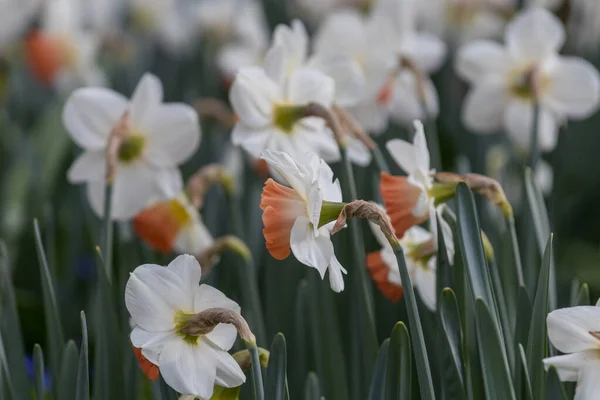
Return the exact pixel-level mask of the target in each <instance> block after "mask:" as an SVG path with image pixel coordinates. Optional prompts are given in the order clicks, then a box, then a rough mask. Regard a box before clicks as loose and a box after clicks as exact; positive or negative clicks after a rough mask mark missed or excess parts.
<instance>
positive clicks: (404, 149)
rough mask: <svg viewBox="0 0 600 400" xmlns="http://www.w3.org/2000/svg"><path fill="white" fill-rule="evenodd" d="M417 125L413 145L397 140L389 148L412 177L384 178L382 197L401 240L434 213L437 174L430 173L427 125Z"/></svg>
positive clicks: (390, 143) (387, 176)
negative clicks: (435, 177) (426, 137)
mask: <svg viewBox="0 0 600 400" xmlns="http://www.w3.org/2000/svg"><path fill="white" fill-rule="evenodd" d="M414 125H415V130H416V132H415V136H414V139H413V143H409V142H406V141H404V140H400V139H393V140H390V141H389V142H388V143H387V145H386V147H387V149H388V151H389V152H390V154H391V156H392V158H393V159H394V161H396V163H397V164H398V165H400V166H401V167H402V169H403V170H404V172H406V173H407V174H408V176H392V175H390V174H388V173H385V172H384V173H382V174H381V183H380V189H381V196H382V197H383V201H384V203H385V208H386V211H387V213H388V215H389V216H390V219H391V221H392V225H393V227H394V229H395V230H396V235H397V236H398V237H399V238H402V236H403V235H404V233H405V232H406V231H407V230H408V229H410V228H411V227H413V226H415V225H419V224H421V223H423V222H425V221H427V220H428V219H429V217H430V215H433V211H434V201H435V197H434V196H433V195H432V193H431V189H432V187H433V178H432V176H431V175H432V172H433V171H431V170H430V162H429V150H428V149H427V140H426V139H425V132H424V130H423V124H422V123H421V122H420V121H415V123H414Z"/></svg>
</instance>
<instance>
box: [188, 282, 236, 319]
mask: <svg viewBox="0 0 600 400" xmlns="http://www.w3.org/2000/svg"><path fill="white" fill-rule="evenodd" d="M209 308H226V309H228V310H232V311H235V312H238V313H239V312H240V306H239V305H238V304H237V303H236V302H235V301H233V300H231V299H230V298H228V297H227V296H225V295H224V294H223V292H221V291H220V290H219V289H215V288H214V287H212V286H209V285H204V284H203V285H200V286H198V287H197V288H196V294H195V295H194V312H196V313H199V312H201V311H204V310H208V309H209Z"/></svg>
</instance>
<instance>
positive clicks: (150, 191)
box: [101, 162, 158, 221]
mask: <svg viewBox="0 0 600 400" xmlns="http://www.w3.org/2000/svg"><path fill="white" fill-rule="evenodd" d="M157 179H158V178H157V173H156V172H155V171H154V170H153V169H151V168H148V167H147V166H146V165H144V164H143V163H142V162H137V163H134V164H131V165H119V166H118V167H117V174H116V177H115V181H114V183H113V190H112V210H111V213H112V219H114V220H118V221H124V220H128V219H131V218H133V216H134V215H135V214H137V213H138V212H140V211H141V210H142V209H143V208H144V207H146V206H147V205H148V199H151V198H152V197H153V196H154V195H155V194H156V193H157V192H158V187H157ZM101 199H102V201H101V204H104V194H102V196H101ZM103 214H104V213H103V212H102V214H101V215H103Z"/></svg>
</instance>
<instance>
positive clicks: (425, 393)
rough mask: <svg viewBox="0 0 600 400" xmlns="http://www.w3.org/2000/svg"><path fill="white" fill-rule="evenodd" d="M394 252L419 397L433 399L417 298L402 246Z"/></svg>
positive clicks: (424, 399) (433, 393)
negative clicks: (407, 323)
mask: <svg viewBox="0 0 600 400" xmlns="http://www.w3.org/2000/svg"><path fill="white" fill-rule="evenodd" d="M392 245H393V244H392ZM394 254H395V255H396V260H397V261H398V267H399V269H400V279H401V281H402V287H403V288H404V298H405V304H406V311H407V313H408V322H409V328H410V336H411V337H412V340H413V344H414V352H415V364H416V366H417V376H418V378H419V388H420V390H421V399H423V400H435V392H434V389H433V381H432V379H431V370H430V369H429V358H428V357H427V348H426V347H425V337H424V336H423V327H422V326H421V318H420V317H419V309H418V307H417V298H416V296H415V292H414V289H413V286H412V282H411V280H410V275H409V273H408V268H407V266H406V260H405V259H404V252H403V251H402V248H401V247H400V246H397V247H396V248H395V249H394Z"/></svg>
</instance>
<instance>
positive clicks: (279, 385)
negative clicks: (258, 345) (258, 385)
mask: <svg viewBox="0 0 600 400" xmlns="http://www.w3.org/2000/svg"><path fill="white" fill-rule="evenodd" d="M270 352H271V355H270V356H269V367H268V368H267V378H266V380H265V396H266V397H265V398H267V399H272V400H284V397H285V392H286V385H287V382H286V381H287V372H286V371H287V349H286V344H285V337H284V336H283V333H278V334H277V335H275V338H274V339H273V343H272V344H271V350H270Z"/></svg>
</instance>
